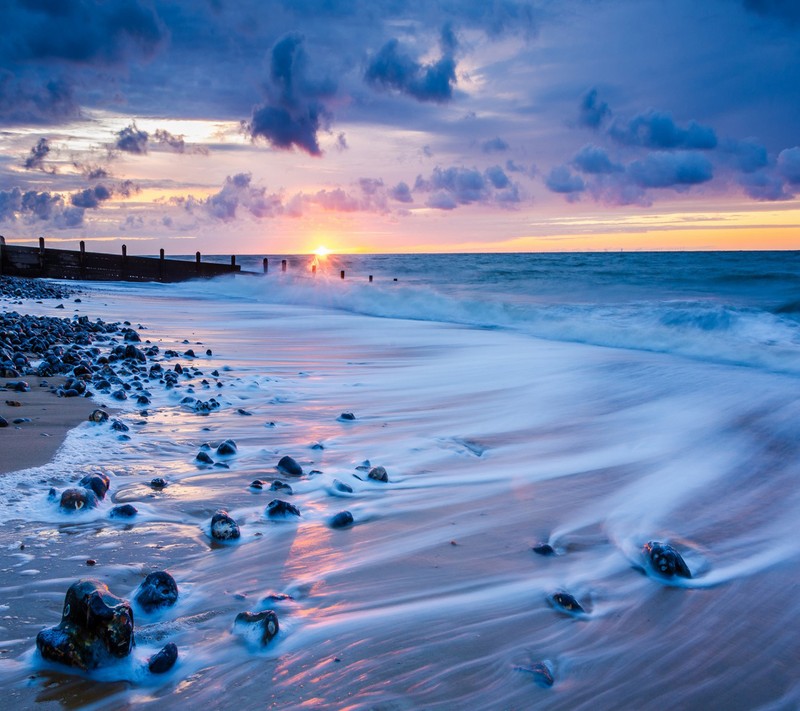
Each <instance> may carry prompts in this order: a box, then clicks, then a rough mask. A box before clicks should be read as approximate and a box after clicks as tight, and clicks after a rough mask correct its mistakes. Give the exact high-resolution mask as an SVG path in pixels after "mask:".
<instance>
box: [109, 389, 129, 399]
mask: <svg viewBox="0 0 800 711" xmlns="http://www.w3.org/2000/svg"><path fill="white" fill-rule="evenodd" d="M111 397H113V398H114V399H115V400H127V399H128V394H127V393H126V392H125V390H123V389H122V388H120V389H119V390H115V391H114V392H113V393H111Z"/></svg>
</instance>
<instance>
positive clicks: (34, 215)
mask: <svg viewBox="0 0 800 711" xmlns="http://www.w3.org/2000/svg"><path fill="white" fill-rule="evenodd" d="M17 220H21V221H23V222H25V223H26V224H35V223H39V222H47V223H49V224H50V225H52V226H53V227H55V228H57V229H69V228H71V227H80V226H81V224H83V209H82V208H80V207H68V206H66V205H65V204H64V198H63V197H62V196H61V195H59V194H58V193H51V192H48V191H42V192H39V191H36V190H28V191H25V192H23V191H22V190H20V188H18V187H15V188H12V189H11V190H0V222H6V223H14V222H16V221H17Z"/></svg>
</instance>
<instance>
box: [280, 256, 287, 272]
mask: <svg viewBox="0 0 800 711" xmlns="http://www.w3.org/2000/svg"><path fill="white" fill-rule="evenodd" d="M281 271H282V272H285V271H286V260H285V259H281Z"/></svg>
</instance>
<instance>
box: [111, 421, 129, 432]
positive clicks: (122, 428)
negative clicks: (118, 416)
mask: <svg viewBox="0 0 800 711" xmlns="http://www.w3.org/2000/svg"><path fill="white" fill-rule="evenodd" d="M111 429H112V430H114V432H127V431H128V430H130V427H128V425H126V424H125V423H124V422H122V421H121V420H112V421H111Z"/></svg>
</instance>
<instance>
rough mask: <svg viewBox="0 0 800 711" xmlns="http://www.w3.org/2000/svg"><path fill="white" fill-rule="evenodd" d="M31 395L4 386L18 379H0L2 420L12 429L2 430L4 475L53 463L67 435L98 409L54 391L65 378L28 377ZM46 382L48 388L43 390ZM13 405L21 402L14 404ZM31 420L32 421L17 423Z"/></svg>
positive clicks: (91, 403)
mask: <svg viewBox="0 0 800 711" xmlns="http://www.w3.org/2000/svg"><path fill="white" fill-rule="evenodd" d="M18 380H25V382H27V383H28V384H29V385H30V386H31V389H30V392H24V393H23V392H16V391H14V390H11V389H7V388H5V387H4V386H5V385H6V383H9V382H16V381H17V379H14V380H11V379H8V378H5V379H2V380H0V417H3V418H5V419H6V420H7V421H8V427H0V474H7V473H8V472H14V471H19V470H21V469H28V468H29V467H38V466H41V465H43V464H46V463H47V462H49V461H50V460H51V459H52V458H53V457H54V456H55V453H56V452H57V451H58V448H59V447H60V446H61V444H62V443H63V442H64V438H65V437H66V436H67V433H68V432H69V431H70V430H71V429H72V428H73V427H77V426H78V425H79V424H80V423H81V422H85V421H86V420H87V419H88V417H89V414H90V413H91V412H92V410H94V409H95V408H96V407H97V404H96V403H95V402H94V401H93V400H92V399H91V398H83V397H75V398H60V397H57V396H56V395H55V394H54V393H52V392H50V386H58V385H60V384H61V383H63V381H64V380H65V378H63V377H58V378H36V377H31V376H26V377H24V378H19V379H18ZM43 383H46V384H47V385H45V386H44V387H40V386H41V385H42V384H43ZM9 403H19V405H11V404H9ZM20 418H27V419H29V420H30V422H21V423H19V424H14V420H16V419H20Z"/></svg>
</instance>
